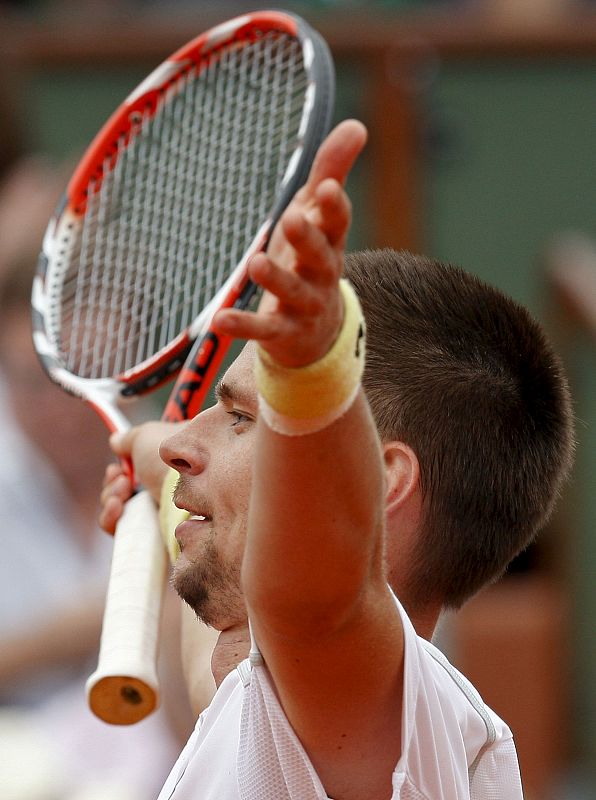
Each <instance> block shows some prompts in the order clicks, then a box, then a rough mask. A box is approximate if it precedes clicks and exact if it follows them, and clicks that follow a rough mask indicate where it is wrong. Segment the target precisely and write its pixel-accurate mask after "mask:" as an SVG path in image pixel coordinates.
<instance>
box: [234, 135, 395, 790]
mask: <svg viewBox="0 0 596 800" xmlns="http://www.w3.org/2000/svg"><path fill="white" fill-rule="evenodd" d="M365 139H366V132H365V129H364V128H363V126H362V125H360V124H359V123H357V122H355V121H347V122H345V123H343V124H341V125H340V126H338V128H336V129H335V130H334V131H333V132H332V134H331V135H330V136H329V137H328V139H327V140H326V142H325V143H324V144H323V145H322V147H321V150H320V152H319V155H318V157H317V160H316V162H315V164H314V166H313V169H312V172H311V176H310V178H309V181H308V183H307V185H306V186H305V187H304V189H303V190H302V191H301V192H300V194H299V195H298V196H297V198H296V201H295V202H294V203H292V205H291V206H290V208H289V209H288V211H287V212H286V214H285V215H284V216H283V217H282V220H281V221H280V224H279V226H278V230H277V231H276V236H275V238H274V240H273V242H272V245H271V248H270V250H269V253H268V254H267V255H260V256H258V257H256V258H255V259H254V261H253V263H252V265H251V274H252V277H253V279H254V280H255V281H256V282H257V283H259V284H260V285H261V286H263V288H264V289H265V290H266V292H265V294H264V297H263V300H262V302H261V305H260V307H259V310H258V313H256V314H248V313H242V312H233V311H228V312H225V313H222V314H220V316H219V318H218V325H219V327H220V328H221V329H222V330H225V331H226V332H228V333H232V334H233V335H235V336H238V337H242V338H248V339H254V340H256V341H257V342H258V345H259V347H260V348H261V359H262V360H263V359H264V360H265V361H266V362H268V363H269V364H270V366H271V365H272V366H271V368H272V369H273V371H275V370H276V369H277V367H279V368H280V371H282V372H283V371H284V370H285V368H288V367H289V368H296V369H297V370H300V369H301V368H304V367H308V366H309V365H311V364H313V363H315V362H319V361H320V360H321V359H322V358H323V357H324V356H325V355H326V354H327V353H328V352H329V350H330V348H331V347H332V346H333V345H334V342H335V341H336V340H337V339H338V336H339V335H340V329H341V327H342V322H343V318H344V302H343V300H342V293H341V291H340V286H339V280H340V277H341V274H342V268H343V251H344V247H345V241H346V235H347V231H348V227H349V224H350V217H351V208H350V202H349V200H348V197H347V195H346V193H345V191H344V189H343V183H344V181H345V178H346V177H347V175H348V173H349V170H350V169H351V166H352V164H353V162H354V160H355V159H356V157H357V156H358V154H359V152H360V151H361V149H362V147H363V146H364V143H365ZM356 344H357V342H356V339H354V345H355V346H356ZM326 380H327V379H326V378H325V377H322V378H321V382H320V385H317V386H316V388H315V391H314V392H313V399H314V397H315V395H318V394H319V393H324V392H326V391H327V388H328V386H327V384H326V383H325V381H326ZM302 411H304V409H303V410H302ZM282 427H283V426H282ZM290 427H291V424H290ZM315 427H316V426H315ZM306 428H307V429H308V422H307V423H306ZM256 436H257V438H256V451H255V456H254V462H253V479H252V493H251V500H250V512H249V530H248V539H247V545H246V550H245V554H244V560H243V564H242V583H243V590H244V594H245V598H246V602H247V606H248V609H249V615H250V618H251V622H252V626H253V630H254V632H255V634H256V639H257V643H258V645H259V648H260V650H261V652H262V654H263V656H264V659H265V662H266V664H267V667H268V669H269V671H270V673H271V675H272V678H273V680H274V683H275V686H276V689H277V692H278V694H279V697H280V699H281V702H282V705H283V707H284V710H285V712H286V714H287V716H288V719H289V720H290V722H291V724H292V726H293V727H294V730H295V731H296V733H297V734H298V736H299V738H300V739H301V741H302V743H303V745H304V747H305V748H306V750H307V752H308V753H309V755H310V757H311V760H312V761H313V764H314V766H315V768H316V769H317V772H318V773H319V776H320V777H321V779H322V781H323V783H324V785H325V788H326V790H327V792H328V793H329V794H330V796H341V797H342V798H344V797H345V798H348V800H349V798H352V797H367V798H376V797H389V796H390V794H391V774H392V771H393V767H394V766H395V764H396V763H397V761H398V758H399V754H400V725H401V693H402V679H401V675H402V662H403V635H402V628H401V623H400V619H399V616H398V614H397V610H396V608H395V604H394V601H393V599H392V596H391V594H390V592H389V590H388V587H387V584H386V578H385V572H384V566H383V532H384V515H385V509H384V503H385V481H384V469H383V459H382V454H381V448H380V444H379V441H378V437H377V433H376V429H375V426H374V422H373V420H372V417H371V414H370V412H369V409H368V405H367V402H366V399H365V398H364V395H363V394H362V391H361V390H360V391H358V392H357V394H356V396H355V399H354V400H353V402H352V403H351V405H349V408H347V410H345V413H341V414H340V415H339V416H338V417H337V419H335V421H333V422H331V423H330V424H326V425H325V427H323V428H322V429H319V430H315V431H311V432H308V433H305V434H302V435H286V432H282V433H279V432H276V431H274V430H273V429H272V427H270V424H267V423H266V422H265V421H263V419H262V414H260V415H259V420H258V423H257V434H256Z"/></svg>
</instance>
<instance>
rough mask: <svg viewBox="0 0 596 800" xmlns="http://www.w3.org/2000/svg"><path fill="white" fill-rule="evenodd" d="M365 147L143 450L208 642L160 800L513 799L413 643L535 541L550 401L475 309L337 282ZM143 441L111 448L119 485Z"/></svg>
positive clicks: (540, 352) (516, 790)
mask: <svg viewBox="0 0 596 800" xmlns="http://www.w3.org/2000/svg"><path fill="white" fill-rule="evenodd" d="M365 139H366V132H365V130H364V128H363V127H362V125H360V124H359V123H357V122H355V121H347V122H344V123H343V124H341V125H340V126H338V127H337V128H336V129H335V130H334V131H333V132H332V133H331V135H330V136H329V137H328V139H327V140H326V142H325V143H324V144H323V145H322V147H321V149H320V151H319V155H318V157H317V160H316V162H315V164H314V166H313V169H312V172H311V176H310V178H309V181H308V183H307V185H306V187H305V188H304V189H303V190H302V191H301V192H300V193H299V195H298V196H297V198H296V200H295V201H294V202H293V203H292V205H291V206H290V207H289V209H288V210H287V212H286V213H285V214H284V216H283V218H282V220H281V222H280V224H279V225H278V227H277V230H276V233H275V237H274V240H273V241H272V243H271V247H270V249H269V253H268V254H267V255H264V254H261V255H259V256H257V257H255V259H254V261H253V263H252V266H251V274H252V277H253V279H254V280H255V281H256V282H257V283H259V284H260V285H261V286H262V287H263V288H264V289H265V294H264V296H263V299H262V301H261V304H260V307H259V309H258V312H257V313H254V314H253V313H249V312H237V311H233V310H228V311H225V312H220V316H219V319H218V327H219V328H220V330H221V331H223V332H226V333H229V334H232V335H234V336H237V337H238V338H242V339H247V340H250V341H249V343H248V344H247V345H246V347H245V348H244V350H243V351H242V353H241V355H240V356H239V357H238V358H237V360H236V361H235V362H234V363H233V364H232V366H231V367H230V368H229V369H228V371H227V372H226V374H225V376H224V378H223V381H222V382H221V383H220V385H219V387H218V393H217V396H218V400H217V404H216V405H215V406H214V407H212V408H210V409H208V410H206V411H204V412H203V413H201V414H200V415H199V416H197V417H196V418H195V419H193V420H192V421H191V422H189V423H186V424H184V425H181V426H179V427H178V428H175V429H174V433H173V434H172V435H170V436H169V437H168V438H167V439H165V440H164V441H163V443H162V445H161V456H162V458H163V460H164V461H165V463H166V464H168V465H169V466H170V467H171V468H173V470H175V471H176V473H177V475H178V482H177V486H176V489H175V493H174V500H175V504H176V505H177V506H178V507H179V508H182V509H185V510H186V511H187V512H189V514H190V517H189V519H188V520H187V521H185V522H183V523H181V524H180V525H178V527H177V529H176V538H177V540H178V544H179V546H180V550H181V554H180V556H179V558H178V559H177V561H176V564H175V568H174V577H173V581H174V585H175V587H176V589H177V591H178V593H179V594H180V596H181V597H182V598H183V599H184V600H185V601H186V602H187V603H188V604H189V605H190V606H191V608H192V609H193V610H194V611H195V612H196V614H197V615H198V617H199V618H200V619H201V620H203V621H204V622H205V623H207V624H208V625H210V626H212V627H213V628H215V629H216V630H217V631H219V636H218V639H217V643H216V645H215V649H214V653H213V659H212V668H213V676H214V678H215V683H216V684H217V685H218V690H217V693H216V694H215V697H214V698H213V701H212V702H211V704H210V705H209V707H208V708H207V709H206V710H205V711H204V712H203V713H202V714H201V716H200V717H199V720H198V722H197V725H196V728H195V731H194V733H193V734H192V736H191V738H190V740H189V742H188V744H187V746H186V748H185V749H184V751H183V752H182V754H181V756H180V758H179V760H178V762H177V764H176V765H175V767H174V769H173V771H172V773H171V775H170V777H169V779H168V780H167V782H166V784H165V786H164V789H163V791H162V793H161V794H160V799H161V800H165V799H166V798H175V800H189V799H190V798H201V800H211V798H213V799H215V798H217V800H232V799H233V800H236V799H237V798H242V800H283V798H292V799H293V800H326V798H333V800H389V798H394V799H397V798H400V799H401V800H460V799H461V800H464V798H474V799H475V800H481V799H482V800H486V799H487V798H489V797H490V798H491V800H514V799H515V800H517V799H518V798H521V797H522V788H521V781H520V775H519V769H518V763H517V757H516V752H515V747H514V744H513V739H512V734H511V731H510V730H509V728H508V727H507V725H506V724H505V723H504V722H503V721H502V720H501V719H499V717H498V716H497V715H496V714H494V713H493V712H492V711H491V710H490V709H489V708H487V707H486V705H485V704H484V703H483V702H482V700H481V698H480V697H479V696H478V694H477V692H476V691H475V690H474V688H473V687H472V686H471V685H470V684H469V682H468V681H467V680H466V679H465V678H464V677H463V676H461V675H460V674H459V673H458V672H457V671H456V670H455V669H454V668H453V667H452V666H451V665H450V664H449V663H448V662H447V660H446V659H445V658H444V657H443V655H442V654H441V653H440V652H439V651H438V650H437V649H436V648H435V647H434V646H433V645H432V644H430V643H429V641H428V640H429V639H430V637H431V636H432V632H433V629H434V627H435V624H436V621H437V618H438V616H439V614H440V613H441V611H442V610H443V609H444V608H446V607H452V608H453V607H459V606H460V605H461V604H462V603H463V602H464V601H465V600H466V599H467V598H468V597H470V596H471V595H472V594H474V593H475V592H476V591H478V590H479V589H480V588H481V587H482V586H483V585H484V584H486V583H487V582H490V581H492V580H495V579H496V578H497V577H498V576H499V575H500V574H501V573H502V572H503V571H504V570H505V568H506V566H507V564H508V563H509V561H510V560H511V559H512V558H513V557H514V556H515V555H516V553H518V552H519V551H520V550H521V549H522V548H524V547H525V546H526V544H527V543H528V542H529V541H530V540H531V539H532V538H533V537H534V535H535V534H536V532H537V530H538V529H539V528H540V527H541V526H542V524H543V523H544V521H545V519H546V518H547V516H548V514H549V512H550V510H551V508H552V505H553V502H554V499H555V497H556V495H557V492H558V490H559V488H560V485H561V481H562V480H563V478H564V476H565V474H566V472H567V469H568V467H569V462H570V459H571V449H572V445H571V441H572V431H571V429H572V423H571V414H570V405H569V397H568V392H567V387H566V383H565V379H564V377H563V375H562V372H561V368H560V365H559V362H558V360H557V358H556V357H555V355H554V354H553V352H552V350H551V348H550V347H549V345H548V344H547V343H546V341H545V338H544V335H543V333H542V331H541V330H540V328H539V327H538V326H537V324H536V323H535V322H534V321H533V320H532V319H531V318H530V316H529V315H528V313H527V312H526V311H525V310H524V309H523V308H521V307H519V306H518V305H516V304H515V303H514V302H513V301H511V300H510V299H508V298H506V297H504V296H503V295H502V294H501V293H500V292H498V291H497V290H495V289H493V288H490V287H488V286H486V285H485V284H482V283H481V282H479V281H478V280H477V279H476V278H473V277H471V276H469V275H467V274H466V273H464V272H462V271H460V270H459V269H455V268H451V267H448V266H445V265H442V264H439V263H437V262H434V261H431V260H429V259H424V258H420V257H414V256H411V255H409V254H406V253H394V252H392V251H380V252H365V253H360V254H356V255H352V256H349V257H348V258H347V259H344V247H345V241H346V234H347V231H348V227H349V224H350V215H351V211H350V203H349V200H348V197H347V195H346V193H345V191H344V189H343V183H344V180H345V178H346V176H347V174H348V172H349V170H350V168H351V166H352V163H353V162H354V160H355V158H356V157H357V155H358V154H359V152H360V150H361V149H362V147H363V146H364V143H365ZM344 261H345V264H344ZM344 273H345V274H346V275H347V276H348V277H349V278H350V283H347V282H345V281H344V280H342V274H344ZM365 321H366V325H365ZM365 363H366V370H365V371H364V372H363V370H364V366H365ZM142 440H143V428H140V429H139V428H138V429H135V430H134V431H133V432H132V433H130V434H127V435H126V436H125V437H124V438H123V437H120V438H118V439H117V440H115V441H114V449H115V450H116V451H117V452H118V453H122V452H125V451H126V452H131V453H132V454H133V456H134V457H135V459H136V461H137V466H138V467H139V471H140V472H141V475H142V470H143V469H144V465H143V464H142V463H141V461H142V460H143V459H142V458H140V457H139V453H140V452H141V451H142V449H143V447H142V444H143V441H142ZM117 472H118V470H117V468H116V469H114V468H112V470H111V471H110V472H109V474H108V476H107V485H106V489H105V490H104V493H103V498H102V500H103V504H104V508H103V516H102V523H103V524H104V525H105V526H106V527H110V526H111V525H112V523H113V520H114V517H115V516H117V515H118V513H119V507H120V503H121V500H122V497H123V495H124V494H126V487H125V490H123V488H122V487H123V482H122V476H121V475H118V474H117Z"/></svg>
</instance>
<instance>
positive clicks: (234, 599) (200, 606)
mask: <svg viewBox="0 0 596 800" xmlns="http://www.w3.org/2000/svg"><path fill="white" fill-rule="evenodd" d="M172 585H173V587H174V589H175V590H176V592H177V593H178V595H179V596H180V597H181V598H182V600H184V602H185V603H188V605H189V606H190V607H191V608H192V610H193V611H194V612H195V614H196V615H197V617H198V618H199V619H200V620H201V621H202V622H204V623H205V625H209V626H211V627H213V628H216V629H218V630H222V629H223V628H224V627H228V626H230V625H233V624H235V623H238V622H240V621H242V620H243V619H245V618H246V610H245V605H244V599H243V597H242V592H241V590H240V562H238V563H227V562H224V561H223V559H222V558H221V556H220V554H219V553H218V552H217V550H216V549H215V547H214V545H213V542H211V541H210V542H207V543H206V544H205V547H204V548H203V552H202V553H201V555H200V556H197V557H196V558H194V559H193V560H192V561H189V562H187V563H186V564H184V565H179V562H178V563H177V564H176V565H175V566H174V571H173V575H172Z"/></svg>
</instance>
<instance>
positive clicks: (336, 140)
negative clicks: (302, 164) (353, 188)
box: [306, 119, 368, 191]
mask: <svg viewBox="0 0 596 800" xmlns="http://www.w3.org/2000/svg"><path fill="white" fill-rule="evenodd" d="M367 136H368V134H367V131H366V128H365V127H364V125H363V124H362V123H361V122H358V120H355V119H347V120H344V121H343V122H340V123H339V125H337V126H336V127H335V128H334V129H333V130H332V131H331V133H330V134H329V135H328V136H327V138H326V139H325V141H324V142H323V144H322V145H321V146H320V148H319V151H318V153H317V155H316V157H315V160H314V162H313V166H312V168H311V171H310V175H309V177H308V181H307V183H306V188H307V190H308V189H310V190H311V191H314V189H315V187H317V186H318V185H319V184H320V183H321V182H322V181H323V180H325V179H326V178H334V179H335V180H336V181H337V182H338V183H340V184H341V185H342V186H343V184H344V183H345V181H346V178H347V177H348V175H349V173H350V170H351V169H352V167H353V165H354V162H355V161H356V159H357V158H358V156H359V154H360V153H361V152H362V150H363V148H364V145H365V144H366V139H367Z"/></svg>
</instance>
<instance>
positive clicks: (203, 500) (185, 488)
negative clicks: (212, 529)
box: [172, 475, 213, 517]
mask: <svg viewBox="0 0 596 800" xmlns="http://www.w3.org/2000/svg"><path fill="white" fill-rule="evenodd" d="M172 500H173V502H174V505H175V506H177V507H178V508H184V509H186V511H189V512H190V513H191V514H197V515H200V516H204V517H212V516H213V513H212V508H211V503H210V502H209V500H208V498H207V497H205V495H204V494H200V493H198V492H197V491H196V489H192V488H191V486H190V480H189V478H187V477H186V476H185V475H180V476H179V478H178V480H177V482H176V486H175V487H174V491H173V493H172Z"/></svg>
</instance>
